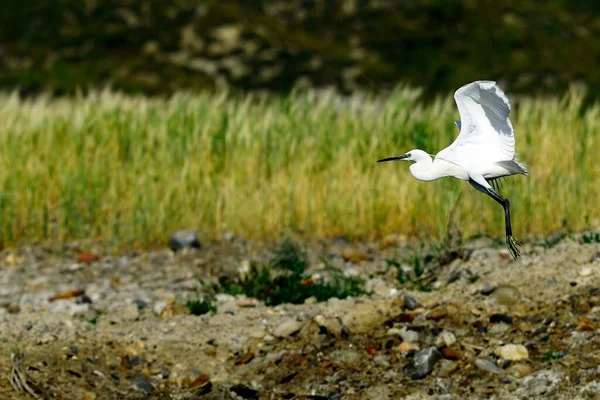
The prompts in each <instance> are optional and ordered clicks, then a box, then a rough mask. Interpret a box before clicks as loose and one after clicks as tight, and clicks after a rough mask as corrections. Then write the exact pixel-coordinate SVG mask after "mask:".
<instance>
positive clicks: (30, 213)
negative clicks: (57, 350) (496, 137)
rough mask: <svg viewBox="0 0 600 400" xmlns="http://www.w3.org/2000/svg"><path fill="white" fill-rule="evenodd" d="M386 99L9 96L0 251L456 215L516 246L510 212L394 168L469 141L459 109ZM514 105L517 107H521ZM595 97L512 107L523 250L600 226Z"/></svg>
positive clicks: (4, 100)
mask: <svg viewBox="0 0 600 400" xmlns="http://www.w3.org/2000/svg"><path fill="white" fill-rule="evenodd" d="M419 93H420V92H419V91H418V90H414V89H409V88H402V87H399V88H398V89H397V90H396V91H394V92H393V93H391V94H390V95H389V96H387V97H385V98H384V97H383V96H382V97H368V96H366V97H365V96H360V95H355V96H353V97H350V98H346V99H343V98H341V97H339V96H337V95H335V94H334V93H333V92H314V91H312V92H294V93H292V94H290V95H288V96H286V97H263V96H259V95H245V96H242V95H233V94H227V93H225V92H223V93H221V94H217V95H215V94H212V95H211V94H196V95H192V94H185V93H180V94H177V95H175V96H173V97H171V98H168V99H162V98H147V97H136V96H124V95H121V94H118V93H114V92H109V91H103V92H97V93H92V94H91V95H89V96H86V97H83V96H80V97H76V98H71V99H66V98H65V99H49V98H47V97H43V96H42V97H39V98H35V99H20V98H19V97H18V96H16V95H14V94H4V95H0V238H1V240H2V243H1V244H2V245H3V246H4V247H7V246H16V245H19V244H26V243H33V242H40V241H42V242H43V241H51V240H54V241H59V242H60V241H69V240H79V239H91V240H103V241H107V242H111V243H115V245H118V246H127V247H132V246H151V245H156V244H161V245H164V243H165V241H166V240H167V239H168V237H169V235H170V233H171V232H173V231H174V230H176V229H179V228H182V227H189V228H194V229H198V230H199V231H200V232H201V233H202V235H203V236H204V237H217V236H219V235H220V234H221V233H223V232H234V233H236V234H238V235H240V236H242V237H245V238H248V239H251V240H259V239H266V240H270V239H275V238H279V237H281V236H282V235H288V234H294V235H300V236H305V237H328V236H336V235H342V234H343V235H347V236H350V237H353V238H359V237H360V238H376V237H381V236H384V235H386V234H388V233H394V232H400V233H406V234H409V235H414V236H418V235H421V236H436V235H438V232H440V226H442V225H443V224H444V222H445V221H446V218H447V215H448V214H449V212H451V210H452V208H453V206H454V203H455V200H456V199H457V198H458V196H459V195H461V193H462V197H461V202H460V204H458V206H457V207H456V209H455V220H456V221H457V222H458V223H460V229H461V231H462V232H463V233H464V234H465V235H467V236H469V235H473V234H478V233H485V234H489V235H495V236H498V237H502V236H503V229H504V227H503V215H502V210H501V209H500V207H499V206H498V205H497V204H496V203H494V202H493V201H492V200H491V199H489V198H487V197H486V196H482V195H481V194H480V193H478V192H476V191H475V190H473V189H472V188H470V187H469V185H467V184H465V183H464V182H459V181H456V180H452V179H443V180H439V181H435V182H430V183H424V182H419V181H416V180H415V179H413V178H412V176H411V175H410V173H409V171H408V165H407V164H405V163H389V164H387V165H384V164H377V163H376V162H375V161H376V160H377V159H379V158H382V157H384V156H389V155H394V154H399V153H403V152H406V151H408V150H411V149H413V148H422V149H424V150H426V151H428V152H431V153H436V152H437V151H438V150H441V149H442V148H443V147H445V146H447V145H448V144H450V143H451V142H452V140H453V139H454V138H455V137H456V135H457V129H456V127H455V126H454V124H453V121H454V120H455V119H458V112H457V110H456V107H455V105H454V103H453V100H452V98H451V97H450V96H448V97H446V98H443V99H439V100H438V101H435V102H433V103H432V104H430V105H427V106H423V105H421V104H420V102H419ZM509 95H510V93H509ZM583 97H584V93H583V92H581V91H578V90H575V89H573V90H571V91H570V92H569V93H568V94H567V95H565V97H564V98H562V99H558V98H546V99H541V98H540V99H529V98H522V99H515V98H513V97H512V96H511V98H512V100H513V104H514V105H515V107H514V112H513V114H512V121H513V124H514V126H515V130H516V140H517V151H518V152H520V153H521V154H522V158H523V160H524V161H526V162H527V163H528V164H529V169H530V176H529V177H522V176H518V177H514V178H509V182H507V185H506V187H505V188H504V194H505V195H506V196H507V197H508V198H509V199H510V200H511V202H512V203H511V204H512V214H513V225H514V226H513V229H514V231H515V234H516V236H517V237H518V238H519V239H525V238H526V237H527V236H534V235H543V234H547V233H549V232H553V231H555V230H558V229H561V228H562V224H563V220H566V221H567V222H568V227H569V228H570V229H573V230H577V229H583V228H586V227H587V226H588V223H589V224H591V225H592V226H600V222H599V220H598V218H599V217H598V212H597V208H598V207H597V204H596V202H594V201H590V199H597V198H599V197H600V168H598V167H597V161H596V152H595V150H594V149H598V148H600V136H599V135H598V134H597V133H598V132H599V131H600V104H594V105H592V106H590V107H587V108H586V109H582V100H583Z"/></svg>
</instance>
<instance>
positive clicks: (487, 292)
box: [479, 283, 496, 296]
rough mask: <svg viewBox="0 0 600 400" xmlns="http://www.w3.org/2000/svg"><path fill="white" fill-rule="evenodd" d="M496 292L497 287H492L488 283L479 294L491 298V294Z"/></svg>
mask: <svg viewBox="0 0 600 400" xmlns="http://www.w3.org/2000/svg"><path fill="white" fill-rule="evenodd" d="M494 290H496V287H495V286H492V285H490V284H489V283H486V284H485V285H483V287H482V288H481V289H480V290H479V293H481V294H482V295H484V296H489V295H490V294H492V293H494Z"/></svg>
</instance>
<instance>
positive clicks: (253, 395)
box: [229, 384, 259, 400]
mask: <svg viewBox="0 0 600 400" xmlns="http://www.w3.org/2000/svg"><path fill="white" fill-rule="evenodd" d="M229 391H230V392H233V393H235V394H237V395H238V396H240V397H241V398H244V399H250V400H258V398H259V393H258V390H254V389H251V388H249V387H248V386H246V385H243V384H237V385H233V386H232V387H230V388H229Z"/></svg>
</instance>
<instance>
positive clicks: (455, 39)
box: [0, 0, 600, 94]
mask: <svg viewBox="0 0 600 400" xmlns="http://www.w3.org/2000/svg"><path fill="white" fill-rule="evenodd" d="M599 4H600V3H598V2H594V1H590V0H571V1H564V0H545V1H541V0H523V1H518V2H517V1H506V0H505V1H494V2H491V1H465V0H444V1H427V0H414V1H390V0H387V1H382V0H343V1H287V0H260V1H247V0H172V1H162V0H126V1H125V0H104V1H97V0H61V1H56V0H54V1H53V0H47V1H37V0H4V2H3V10H2V13H0V87H1V88H5V89H6V88H10V89H12V88H20V89H22V90H23V91H24V92H32V91H39V90H43V89H50V90H52V91H53V92H55V93H73V92H74V91H75V90H77V89H79V88H81V89H89V88H97V87H98V86H102V85H104V84H106V83H110V84H112V85H113V87H115V88H117V89H120V90H127V91H131V92H139V91H143V92H145V93H172V92H173V91H175V90H178V89H182V88H184V89H190V88H194V89H197V88H207V87H210V88H214V87H217V86H219V85H221V84H223V83H227V84H230V85H233V86H234V87H237V88H242V89H245V90H252V89H268V90H273V91H280V92H285V91H287V90H289V89H290V88H292V87H293V86H294V85H296V84H297V83H299V82H303V83H308V84H311V85H317V86H324V85H326V86H329V85H335V86H336V87H338V88H340V89H343V90H347V91H351V90H353V89H354V88H356V87H362V88H368V89H375V88H377V89H386V88H390V87H392V86H393V85H395V84H396V82H398V81H403V82H409V83H411V84H412V85H415V86H419V87H424V88H425V89H426V91H427V93H428V94H432V93H439V92H440V91H442V92H446V91H449V90H451V89H455V88H457V87H458V86H460V85H462V84H464V83H466V82H468V81H471V80H474V79H477V78H492V79H500V78H501V79H503V81H504V82H505V84H506V85H507V87H510V88H511V90H512V92H513V93H515V92H517V91H524V92H528V93H533V92H539V91H544V92H548V91H553V92H562V91H564V90H566V89H567V87H568V85H569V83H570V82H572V81H584V82H586V83H588V84H589V85H590V89H591V90H590V92H589V93H590V94H596V93H599V89H600V69H599V68H597V60H598V59H599V57H600V41H598V40H597V38H598V37H600V23H598V21H599V15H600V5H599Z"/></svg>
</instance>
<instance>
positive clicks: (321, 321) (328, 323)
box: [313, 315, 342, 337]
mask: <svg viewBox="0 0 600 400" xmlns="http://www.w3.org/2000/svg"><path fill="white" fill-rule="evenodd" d="M313 321H314V322H315V323H316V324H317V325H318V326H319V327H320V328H322V329H324V330H325V331H327V333H328V334H330V335H332V336H335V337H340V336H341V335H342V324H341V323H340V321H339V320H338V319H337V318H325V317H324V316H322V315H316V316H315V317H314V318H313Z"/></svg>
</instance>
